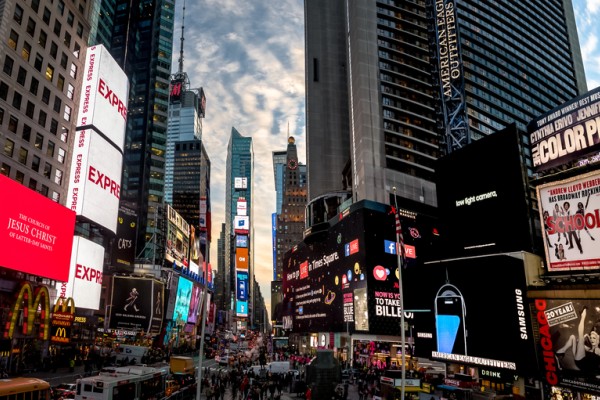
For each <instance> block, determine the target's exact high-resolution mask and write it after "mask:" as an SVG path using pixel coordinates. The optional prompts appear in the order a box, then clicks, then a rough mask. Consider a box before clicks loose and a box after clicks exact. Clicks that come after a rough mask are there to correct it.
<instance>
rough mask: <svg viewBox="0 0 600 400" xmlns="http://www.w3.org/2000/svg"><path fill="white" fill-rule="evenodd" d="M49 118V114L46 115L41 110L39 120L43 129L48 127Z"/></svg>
mask: <svg viewBox="0 0 600 400" xmlns="http://www.w3.org/2000/svg"><path fill="white" fill-rule="evenodd" d="M47 117H48V114H46V112H45V111H42V110H40V116H39V118H38V124H40V126H41V127H42V128H44V127H45V126H46V118H47Z"/></svg>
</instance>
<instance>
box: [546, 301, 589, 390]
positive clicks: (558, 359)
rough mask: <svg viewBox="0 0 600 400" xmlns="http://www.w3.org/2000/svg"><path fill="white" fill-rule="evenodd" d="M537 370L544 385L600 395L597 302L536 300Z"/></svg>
mask: <svg viewBox="0 0 600 400" xmlns="http://www.w3.org/2000/svg"><path fill="white" fill-rule="evenodd" d="M534 305H535V312H536V313H537V315H536V318H535V321H536V324H535V329H536V331H537V333H538V334H539V341H538V343H537V344H538V346H539V350H538V353H539V354H542V355H543V356H542V357H540V361H539V368H540V371H543V372H545V373H543V374H542V376H544V377H545V379H546V383H547V384H549V385H553V386H561V387H571V388H576V389H582V390H585V391H595V392H600V307H599V305H598V300H597V299H535V300H534Z"/></svg>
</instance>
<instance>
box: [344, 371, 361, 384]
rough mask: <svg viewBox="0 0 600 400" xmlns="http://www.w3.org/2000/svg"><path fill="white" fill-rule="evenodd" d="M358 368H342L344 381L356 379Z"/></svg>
mask: <svg viewBox="0 0 600 400" xmlns="http://www.w3.org/2000/svg"><path fill="white" fill-rule="evenodd" d="M358 374H359V372H358V370H357V369H354V368H348V369H343V370H342V381H351V382H352V381H354V380H355V379H356V378H357V377H358Z"/></svg>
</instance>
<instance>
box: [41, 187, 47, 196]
mask: <svg viewBox="0 0 600 400" xmlns="http://www.w3.org/2000/svg"><path fill="white" fill-rule="evenodd" d="M48 191H49V188H48V186H46V185H42V189H41V190H40V193H41V194H43V195H44V196H46V197H48Z"/></svg>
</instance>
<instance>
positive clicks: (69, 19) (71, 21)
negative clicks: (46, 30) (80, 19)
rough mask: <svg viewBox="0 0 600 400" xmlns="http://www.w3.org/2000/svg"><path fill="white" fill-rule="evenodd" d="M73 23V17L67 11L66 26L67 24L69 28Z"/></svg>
mask: <svg viewBox="0 0 600 400" xmlns="http://www.w3.org/2000/svg"><path fill="white" fill-rule="evenodd" d="M73 21H75V16H74V15H73V13H72V12H71V11H69V13H68V14H67V24H69V26H73Z"/></svg>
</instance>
